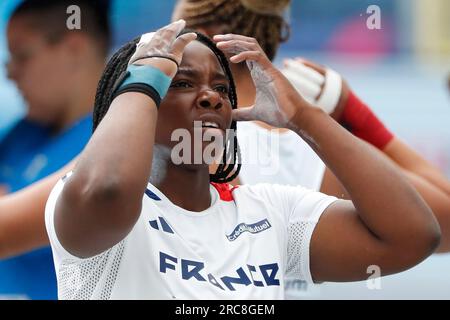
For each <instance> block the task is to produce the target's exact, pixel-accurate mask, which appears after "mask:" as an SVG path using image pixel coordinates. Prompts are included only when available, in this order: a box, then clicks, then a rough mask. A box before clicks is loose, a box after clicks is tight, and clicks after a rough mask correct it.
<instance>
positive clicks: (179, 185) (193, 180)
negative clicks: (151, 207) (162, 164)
mask: <svg viewBox="0 0 450 320" xmlns="http://www.w3.org/2000/svg"><path fill="white" fill-rule="evenodd" d="M155 186H156V187H157V188H158V189H159V190H160V191H161V192H162V193H163V194H164V195H165V196H166V197H167V198H168V199H169V200H170V201H171V202H172V203H174V204H175V205H177V206H179V207H181V208H183V209H185V210H189V211H193V212H201V211H204V210H206V209H208V208H209V207H210V206H211V193H210V182H209V171H208V166H203V165H202V166H201V167H199V168H195V169H192V168H186V167H185V166H176V165H174V164H172V163H170V164H168V165H167V170H166V172H165V176H164V177H163V179H161V181H160V182H159V183H156V184H155Z"/></svg>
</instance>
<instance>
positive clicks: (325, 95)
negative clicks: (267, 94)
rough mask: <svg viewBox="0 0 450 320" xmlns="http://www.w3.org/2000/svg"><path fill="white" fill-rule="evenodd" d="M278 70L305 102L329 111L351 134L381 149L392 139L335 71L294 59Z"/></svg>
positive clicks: (379, 121)
mask: <svg viewBox="0 0 450 320" xmlns="http://www.w3.org/2000/svg"><path fill="white" fill-rule="evenodd" d="M281 72H282V73H283V74H284V76H285V77H286V78H288V79H289V81H290V82H291V83H292V84H293V85H294V87H295V88H296V89H297V91H298V92H299V93H300V94H301V95H302V96H303V97H304V98H305V99H306V100H307V101H308V102H310V103H311V104H312V105H313V106H316V107H319V108H321V109H322V110H324V111H325V112H327V113H328V114H330V115H331V116H332V117H333V118H334V119H335V120H336V121H337V122H339V123H340V124H342V125H343V126H344V127H346V128H347V129H348V130H349V131H350V132H352V133H353V134H354V135H355V136H357V137H359V138H361V139H363V140H365V141H367V142H368V143H370V144H372V145H373V146H375V147H377V148H379V149H381V150H383V148H384V147H385V146H386V145H387V144H388V143H389V142H390V141H392V139H393V138H394V135H393V134H392V133H391V132H390V131H389V130H388V129H387V128H386V127H385V125H384V124H383V123H382V122H381V120H380V119H379V118H378V117H377V116H376V115H375V114H374V113H373V111H372V110H371V109H370V108H369V106H367V105H366V104H365V103H364V102H363V101H362V100H360V99H359V98H358V97H357V96H356V95H355V94H354V93H353V92H352V90H351V89H350V87H349V85H348V84H347V82H346V81H345V80H344V79H343V78H342V77H341V76H340V75H339V74H338V73H337V72H336V71H333V70H331V69H329V68H324V67H321V66H319V65H317V64H315V63H313V62H311V61H307V60H303V59H300V58H297V59H294V60H292V59H290V60H286V61H285V66H284V68H283V69H282V70H281Z"/></svg>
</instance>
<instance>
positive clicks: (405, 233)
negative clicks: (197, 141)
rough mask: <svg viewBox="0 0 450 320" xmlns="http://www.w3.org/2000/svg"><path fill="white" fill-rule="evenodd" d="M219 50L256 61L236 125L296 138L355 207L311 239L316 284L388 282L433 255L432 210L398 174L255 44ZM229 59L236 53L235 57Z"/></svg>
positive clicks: (335, 208) (327, 220)
mask: <svg viewBox="0 0 450 320" xmlns="http://www.w3.org/2000/svg"><path fill="white" fill-rule="evenodd" d="M214 39H215V40H216V41H217V42H218V47H219V48H221V49H223V50H230V51H232V52H233V53H236V50H237V48H240V51H241V53H240V54H239V55H237V56H234V57H233V58H231V61H232V62H235V63H239V62H241V61H244V60H247V61H256V62H257V63H258V64H255V65H254V66H253V70H252V75H253V76H254V79H255V78H257V80H256V87H257V91H258V94H257V98H256V104H255V106H254V107H251V108H244V109H238V110H236V111H234V112H235V114H234V116H235V119H236V120H244V121H251V120H260V121H264V122H266V123H268V124H269V125H271V126H275V127H279V128H283V127H288V128H290V129H291V130H293V131H295V132H297V133H298V134H299V135H300V136H301V137H302V138H303V139H304V140H305V141H307V142H308V143H309V144H310V146H311V147H312V148H313V149H314V150H315V151H316V152H317V154H318V155H319V156H320V157H321V158H322V160H323V161H324V162H325V163H326V164H327V166H328V167H329V168H330V169H331V170H332V171H333V173H334V174H335V175H336V176H337V177H338V178H339V180H340V181H341V182H342V184H343V185H344V186H345V188H346V190H348V192H349V194H350V196H351V198H352V201H353V202H351V201H344V200H341V201H337V202H335V203H334V204H333V205H331V206H330V207H329V208H328V209H327V210H326V211H325V212H324V213H323V216H322V218H321V219H320V221H319V222H318V225H317V227H316V230H315V232H314V234H313V236H312V240H311V249H310V255H311V260H310V264H311V270H312V274H313V278H314V280H315V281H318V282H320V281H354V280H362V279H366V278H367V268H368V267H369V266H371V265H377V266H379V267H380V269H381V273H382V274H383V275H386V274H391V273H396V272H400V271H403V270H405V269H407V268H410V267H412V266H414V265H415V264H417V263H419V262H420V261H422V260H423V259H425V258H426V257H427V256H428V255H430V254H431V253H432V252H433V251H434V250H435V248H436V247H437V245H438V244H439V239H440V230H439V225H438V224H437V222H436V219H435V218H434V216H433V214H432V212H431V210H430V209H429V207H428V206H427V205H426V204H425V202H424V201H423V200H422V198H421V197H420V196H419V194H418V193H417V192H416V191H415V190H414V188H413V187H412V186H411V185H410V184H409V183H408V182H407V180H406V179H405V177H404V176H403V175H402V174H401V173H400V172H399V170H398V169H397V168H396V167H395V166H394V165H393V164H392V163H391V162H389V161H386V159H385V157H384V156H383V155H382V154H380V153H379V152H376V151H375V150H374V148H373V147H372V146H370V145H368V144H367V143H364V142H362V141H361V140H359V139H357V138H355V137H354V136H353V135H352V134H350V133H349V132H348V131H346V130H345V129H344V128H342V127H341V126H340V125H339V124H338V123H336V122H335V121H334V120H333V119H331V118H330V117H329V116H328V115H327V114H326V113H325V112H324V111H322V110H320V109H318V108H314V107H312V106H311V105H310V104H309V103H307V102H306V101H305V100H303V99H302V98H301V96H300V95H299V94H298V93H297V92H296V91H295V89H294V88H293V87H292V86H291V84H290V83H289V81H288V80H287V79H286V78H285V77H284V76H283V75H282V74H281V72H279V71H278V70H277V69H275V68H274V67H273V65H272V64H271V63H270V61H269V60H268V59H267V57H266V56H265V54H264V53H263V51H262V50H261V48H260V47H259V45H258V44H257V43H256V40H254V39H252V38H247V37H243V36H236V35H226V36H216V37H215V38H214ZM230 53H231V52H230Z"/></svg>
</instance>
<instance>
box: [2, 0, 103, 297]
mask: <svg viewBox="0 0 450 320" xmlns="http://www.w3.org/2000/svg"><path fill="white" fill-rule="evenodd" d="M71 5H77V6H78V7H79V9H80V13H81V14H82V19H81V25H80V29H74V30H71V29H70V28H69V27H68V19H69V17H70V14H68V13H67V12H68V10H67V9H68V7H69V6H71ZM108 7H109V2H108V1H88V0H26V1H24V2H22V3H21V4H19V5H18V7H17V8H16V9H15V11H14V12H13V14H12V16H11V19H10V20H9V23H8V29H7V40H8V47H9V51H10V58H9V61H8V62H7V71H8V77H9V78H10V79H11V80H12V81H14V82H15V83H16V85H17V87H18V89H19V91H20V93H21V94H22V95H23V97H24V98H25V100H26V102H27V114H26V117H25V118H24V119H22V120H21V121H20V122H19V123H18V124H17V125H16V126H15V127H13V128H12V130H11V131H10V132H9V133H8V134H7V135H6V137H5V138H4V139H3V140H2V141H1V143H0V185H1V189H2V191H3V192H5V193H10V192H15V191H18V190H20V189H22V188H24V187H26V186H28V185H30V184H31V183H33V182H35V181H38V180H40V179H42V178H44V177H46V176H48V175H50V174H52V173H53V172H55V171H57V170H59V169H61V168H62V167H63V166H65V165H66V164H67V163H69V162H70V161H71V160H72V159H73V158H74V157H76V156H77V155H78V154H79V153H80V152H81V150H82V149H83V148H84V146H85V144H86V143H87V141H88V140H89V138H90V135H91V127H92V107H93V103H94V98H95V90H96V87H97V83H98V80H99V78H100V76H101V74H102V72H103V69H104V67H105V60H106V56H107V54H108V51H109V46H110V38H111V31H110V26H109V22H108ZM29 204H30V205H31V204H33V202H31V203H29ZM2 214H5V215H9V214H12V213H11V212H3V213H2ZM22 223H25V224H27V223H28V222H24V221H22ZM23 229H26V228H23ZM0 275H1V276H0V296H1V297H2V298H31V299H55V298H56V297H57V295H56V279H55V275H54V271H53V261H52V256H51V251H50V249H49V248H45V249H42V250H39V251H35V252H32V253H29V254H27V255H23V256H18V257H15V258H12V259H9V260H4V261H0Z"/></svg>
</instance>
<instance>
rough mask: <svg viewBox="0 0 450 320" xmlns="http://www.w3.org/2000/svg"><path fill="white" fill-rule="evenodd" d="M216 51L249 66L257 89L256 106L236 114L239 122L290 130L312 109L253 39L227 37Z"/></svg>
mask: <svg viewBox="0 0 450 320" xmlns="http://www.w3.org/2000/svg"><path fill="white" fill-rule="evenodd" d="M214 41H215V42H216V43H217V47H218V48H219V49H221V50H223V51H224V52H226V53H228V54H231V55H232V57H231V58H230V61H231V62H232V63H241V62H243V61H246V62H247V65H248V67H249V69H250V72H251V75H252V78H253V81H254V83H255V87H256V101H255V105H254V106H251V107H248V108H242V109H238V110H233V118H234V119H235V120H237V121H252V120H259V121H263V122H265V123H267V124H269V125H271V126H274V127H278V128H289V127H290V126H291V125H292V123H291V120H292V119H293V118H294V117H295V115H296V114H298V113H299V112H300V111H301V110H302V109H303V108H308V107H311V105H310V104H309V103H308V102H307V101H306V100H304V99H303V98H302V97H301V96H300V95H299V94H298V93H297V91H296V90H295V88H294V87H293V86H292V85H291V84H290V83H289V81H288V80H287V79H286V78H285V77H284V76H283V74H282V73H281V72H280V71H279V70H278V69H276V68H275V67H274V66H273V64H272V63H271V62H270V60H269V59H268V58H267V56H266V54H265V53H264V51H263V50H262V49H261V47H260V46H259V44H258V42H257V41H256V40H255V39H254V38H249V37H245V36H240V35H234V34H227V35H217V36H215V37H214Z"/></svg>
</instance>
